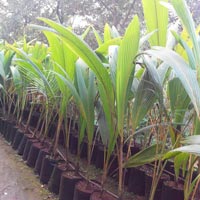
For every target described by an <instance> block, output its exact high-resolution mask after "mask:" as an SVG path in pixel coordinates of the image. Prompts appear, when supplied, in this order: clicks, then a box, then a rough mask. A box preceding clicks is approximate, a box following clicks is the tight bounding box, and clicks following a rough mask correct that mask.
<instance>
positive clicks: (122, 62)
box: [116, 16, 140, 134]
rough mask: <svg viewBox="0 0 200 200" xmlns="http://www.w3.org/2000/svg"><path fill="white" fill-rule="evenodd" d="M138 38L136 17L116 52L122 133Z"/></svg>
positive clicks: (118, 101)
mask: <svg viewBox="0 0 200 200" xmlns="http://www.w3.org/2000/svg"><path fill="white" fill-rule="evenodd" d="M139 38H140V26H139V20H138V17H137V16H135V17H134V18H133V20H132V21H131V23H130V24H129V26H128V28H127V30H126V32H125V35H124V38H123V40H122V43H121V46H120V48H119V52H118V60H117V74H116V99H117V116H118V118H117V119H118V122H117V124H118V131H119V133H120V134H122V132H123V127H124V115H125V111H126V106H127V102H128V97H129V93H130V91H131V85H132V81H133V76H134V70H135V64H134V59H135V56H136V54H137V52H138V47H139Z"/></svg>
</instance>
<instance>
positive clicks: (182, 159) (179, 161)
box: [174, 153, 189, 180]
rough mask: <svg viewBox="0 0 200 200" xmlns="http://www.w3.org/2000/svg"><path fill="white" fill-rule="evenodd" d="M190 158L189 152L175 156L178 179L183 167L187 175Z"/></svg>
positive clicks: (183, 171)
mask: <svg viewBox="0 0 200 200" xmlns="http://www.w3.org/2000/svg"><path fill="white" fill-rule="evenodd" d="M188 158H189V154H188V153H180V154H178V155H177V156H176V157H175V158H174V169H175V175H176V180H178V178H179V173H180V169H181V167H182V173H183V176H184V175H185V172H186V165H187V162H188Z"/></svg>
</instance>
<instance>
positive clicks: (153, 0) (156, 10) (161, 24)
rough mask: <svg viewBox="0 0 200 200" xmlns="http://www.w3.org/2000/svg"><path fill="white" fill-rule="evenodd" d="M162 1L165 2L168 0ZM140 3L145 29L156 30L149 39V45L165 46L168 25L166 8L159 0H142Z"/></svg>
mask: <svg viewBox="0 0 200 200" xmlns="http://www.w3.org/2000/svg"><path fill="white" fill-rule="evenodd" d="M164 1H165V2H167V1H168V0H164ZM142 5H143V10H144V18H145V22H146V26H147V31H148V32H152V31H155V30H157V32H155V33H154V35H152V36H151V38H150V39H149V40H150V44H151V46H155V45H160V46H165V45H166V38H167V27H168V9H166V8H165V7H163V6H162V5H161V4H160V0H142Z"/></svg>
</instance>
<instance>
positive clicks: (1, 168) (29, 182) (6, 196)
mask: <svg viewBox="0 0 200 200" xmlns="http://www.w3.org/2000/svg"><path fill="white" fill-rule="evenodd" d="M36 199H37V200H48V199H49V200H58V198H56V196H55V195H53V194H51V193H49V192H48V190H47V189H46V186H44V185H41V184H40V182H39V179H38V177H37V176H36V175H35V174H34V172H33V170H32V169H31V168H29V167H28V166H27V165H26V164H25V163H24V161H23V160H22V158H21V156H19V155H17V153H16V152H15V151H14V150H13V149H12V148H11V146H10V145H9V144H8V143H6V141H5V140H4V139H3V138H2V137H0V200H36Z"/></svg>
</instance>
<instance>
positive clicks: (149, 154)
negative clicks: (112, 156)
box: [124, 145, 162, 168]
mask: <svg viewBox="0 0 200 200" xmlns="http://www.w3.org/2000/svg"><path fill="white" fill-rule="evenodd" d="M158 149H159V145H158V146H157V145H152V146H150V147H148V148H146V149H144V150H142V151H140V152H138V153H136V154H135V155H133V156H131V157H130V158H129V159H128V161H127V162H126V163H125V165H124V167H125V168H131V167H138V166H141V165H144V164H148V163H151V162H153V161H155V160H158V159H160V158H161V157H162V154H160V153H158V152H159V150H158Z"/></svg>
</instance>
